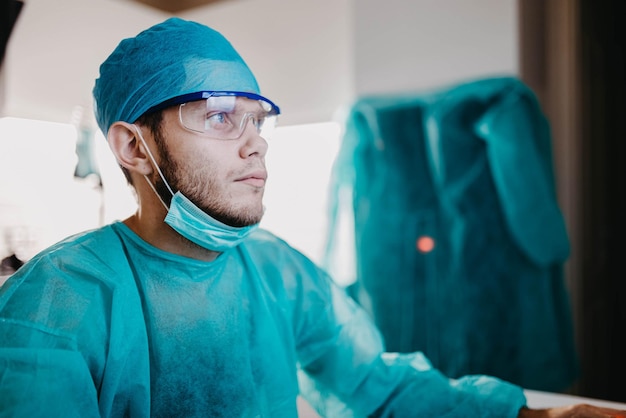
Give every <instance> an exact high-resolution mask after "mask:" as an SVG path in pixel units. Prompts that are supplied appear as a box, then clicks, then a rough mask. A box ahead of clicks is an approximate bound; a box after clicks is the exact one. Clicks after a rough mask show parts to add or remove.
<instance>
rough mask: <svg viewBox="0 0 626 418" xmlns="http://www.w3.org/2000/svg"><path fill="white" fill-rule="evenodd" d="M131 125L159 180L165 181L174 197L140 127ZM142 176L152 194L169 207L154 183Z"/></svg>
mask: <svg viewBox="0 0 626 418" xmlns="http://www.w3.org/2000/svg"><path fill="white" fill-rule="evenodd" d="M133 127H134V128H135V130H136V131H137V136H139V139H140V140H141V143H142V144H143V146H144V147H146V152H147V153H148V157H149V158H150V160H151V161H152V165H154V168H155V169H156V171H157V173H159V176H160V177H161V180H163V183H165V186H166V187H167V190H169V192H170V194H171V195H172V197H174V192H173V191H172V188H171V187H170V185H169V183H168V182H167V180H165V176H164V175H163V172H162V171H161V169H160V168H159V165H158V164H157V163H156V160H155V159H154V156H153V155H152V152H151V151H150V147H148V144H147V143H146V140H145V139H143V135H142V134H141V129H139V127H138V126H137V125H135V124H133ZM143 177H144V178H145V179H146V181H147V182H148V185H150V188H151V189H152V191H154V194H156V195H157V197H158V198H159V200H160V201H161V203H162V204H163V206H164V207H165V209H166V210H167V209H169V208H168V207H167V205H166V204H165V202H164V201H163V199H162V198H161V195H159V193H158V192H157V190H156V188H155V187H154V184H152V182H151V181H150V180H149V179H148V176H146V175H145V174H144V176H143Z"/></svg>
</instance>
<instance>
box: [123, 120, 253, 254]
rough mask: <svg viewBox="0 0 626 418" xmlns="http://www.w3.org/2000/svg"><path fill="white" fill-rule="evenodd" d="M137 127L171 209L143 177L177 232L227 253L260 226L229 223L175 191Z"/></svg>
mask: <svg viewBox="0 0 626 418" xmlns="http://www.w3.org/2000/svg"><path fill="white" fill-rule="evenodd" d="M135 128H136V130H137V133H138V135H139V138H140V139H141V142H143V145H144V146H145V147H146V150H147V154H148V156H149V157H150V160H152V164H154V167H155V168H156V170H157V172H158V173H159V176H160V177H161V179H162V180H163V182H164V183H165V185H166V186H167V189H168V190H169V191H170V193H171V194H172V200H171V202H170V206H169V208H168V207H167V205H166V204H165V202H164V201H163V199H161V196H159V194H158V193H157V191H156V189H155V187H154V185H153V184H152V182H151V181H150V179H148V177H147V176H144V178H145V179H146V181H147V182H148V184H149V185H150V188H151V189H152V190H153V191H154V193H155V194H156V195H157V197H158V198H159V200H160V201H161V203H163V206H165V208H166V209H167V216H166V217H165V223H166V224H168V225H169V226H171V227H172V228H173V229H174V230H175V231H176V232H178V233H179V234H180V235H182V236H183V237H185V238H187V239H188V240H189V241H191V242H193V243H195V244H197V245H199V246H201V247H203V248H206V249H207V250H211V251H218V252H224V251H226V250H229V249H231V248H234V247H236V246H237V245H239V244H240V243H241V242H242V241H243V240H244V239H246V237H247V236H248V235H250V233H252V232H253V231H254V230H255V229H257V228H258V226H259V225H258V224H255V225H250V226H244V227H235V226H230V225H226V224H224V223H222V222H220V221H218V220H217V219H215V218H213V217H212V216H210V215H208V214H207V213H206V212H204V211H203V210H202V209H200V208H199V207H198V206H196V205H195V204H194V203H193V202H192V201H191V200H189V199H188V198H187V197H185V195H183V194H182V193H181V192H180V191H177V192H176V193H174V192H173V191H172V189H171V187H170V185H169V184H168V183H167V180H165V177H164V176H163V173H162V172H161V169H160V168H159V166H158V164H157V163H156V160H155V159H154V157H153V156H152V153H151V152H150V148H148V145H147V144H146V141H145V140H144V139H143V136H142V135H141V130H140V129H139V127H137V126H136V125H135Z"/></svg>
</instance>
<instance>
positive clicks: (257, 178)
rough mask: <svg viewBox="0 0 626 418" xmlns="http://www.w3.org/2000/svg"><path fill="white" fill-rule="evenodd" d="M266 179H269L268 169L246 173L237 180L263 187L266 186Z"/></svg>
mask: <svg viewBox="0 0 626 418" xmlns="http://www.w3.org/2000/svg"><path fill="white" fill-rule="evenodd" d="M265 180H267V172H266V171H254V172H252V173H248V174H245V175H243V176H241V177H239V178H238V179H236V180H235V181H236V182H241V183H246V184H249V185H251V186H255V187H263V186H265Z"/></svg>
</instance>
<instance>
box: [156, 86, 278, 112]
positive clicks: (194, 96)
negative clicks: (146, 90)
mask: <svg viewBox="0 0 626 418" xmlns="http://www.w3.org/2000/svg"><path fill="white" fill-rule="evenodd" d="M220 96H236V97H245V98H247V99H252V100H260V101H263V102H265V103H267V104H269V105H270V106H271V109H270V111H269V112H268V114H270V115H280V108H279V107H278V106H276V104H275V103H274V102H272V101H271V100H270V99H268V98H267V97H263V96H261V95H260V94H256V93H249V92H245V91H211V90H205V91H197V92H195V93H187V94H183V95H180V96H176V97H172V98H171V99H168V100H166V101H164V102H161V103H159V104H158V105H155V106H152V107H151V108H150V109H148V110H147V111H146V112H145V113H152V112H156V111H159V110H163V109H165V108H168V107H171V106H176V105H179V104H183V103H187V102H193V101H195V100H202V99H208V98H209V97H220Z"/></svg>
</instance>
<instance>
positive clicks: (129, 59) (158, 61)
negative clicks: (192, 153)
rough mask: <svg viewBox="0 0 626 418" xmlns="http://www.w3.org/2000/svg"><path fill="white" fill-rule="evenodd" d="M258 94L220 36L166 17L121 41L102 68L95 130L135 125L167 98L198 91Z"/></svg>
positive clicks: (238, 58) (250, 76) (251, 78)
mask: <svg viewBox="0 0 626 418" xmlns="http://www.w3.org/2000/svg"><path fill="white" fill-rule="evenodd" d="M205 90H212V91H239V92H249V93H256V94H260V92H259V86H258V84H257V81H256V79H255V77H254V75H253V74H252V71H250V68H248V66H247V65H246V63H245V62H244V61H243V59H242V58H241V56H240V55H239V54H238V53H237V51H235V49H234V48H233V46H232V45H231V44H230V42H229V41H228V40H227V39H226V38H225V37H224V36H222V35H221V34H220V33H219V32H217V31H215V30H213V29H211V28H209V27H207V26H204V25H201V24H199V23H196V22H191V21H187V20H183V19H180V18H176V17H173V18H170V19H167V20H166V21H164V22H162V23H159V24H157V25H154V26H152V27H151V28H148V29H146V30H144V31H143V32H141V33H140V34H139V35H137V36H136V37H134V38H128V39H124V40H123V41H122V42H120V43H119V45H118V46H117V48H115V50H114V51H113V52H112V53H111V55H110V56H109V57H108V58H107V59H106V60H105V61H104V62H103V63H102V65H101V66H100V77H99V78H98V79H97V80H96V84H95V87H94V89H93V96H94V100H95V109H94V110H95V115H96V121H97V122H98V126H100V129H101V130H102V133H103V134H104V136H105V137H106V136H107V133H108V130H109V128H110V127H111V125H112V124H113V123H114V122H116V121H124V122H129V123H133V122H135V121H136V120H137V119H138V118H139V117H140V116H141V115H142V114H144V113H145V112H146V111H147V110H148V109H150V108H151V107H153V106H156V105H158V104H160V103H162V102H164V101H165V100H168V99H171V98H173V97H176V96H180V95H183V94H188V93H195V92H199V91H205Z"/></svg>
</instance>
